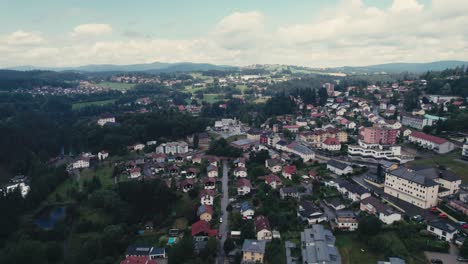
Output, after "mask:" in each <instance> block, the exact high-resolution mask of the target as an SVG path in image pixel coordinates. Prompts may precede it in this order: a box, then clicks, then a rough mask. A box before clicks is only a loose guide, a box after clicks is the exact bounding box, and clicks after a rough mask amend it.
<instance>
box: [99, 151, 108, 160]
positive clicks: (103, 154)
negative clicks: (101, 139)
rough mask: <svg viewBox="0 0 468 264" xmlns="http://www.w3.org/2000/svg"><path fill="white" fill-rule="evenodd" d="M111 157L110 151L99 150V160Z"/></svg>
mask: <svg viewBox="0 0 468 264" xmlns="http://www.w3.org/2000/svg"><path fill="white" fill-rule="evenodd" d="M108 157H109V152H107V151H105V150H102V151H99V152H98V159H99V160H105V159H107V158H108Z"/></svg>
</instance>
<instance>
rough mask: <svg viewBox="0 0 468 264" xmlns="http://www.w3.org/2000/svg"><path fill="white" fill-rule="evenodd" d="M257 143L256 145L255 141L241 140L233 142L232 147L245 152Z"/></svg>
mask: <svg viewBox="0 0 468 264" xmlns="http://www.w3.org/2000/svg"><path fill="white" fill-rule="evenodd" d="M259 139H260V137H259ZM257 141H258V140H257ZM255 143H256V141H253V140H250V139H239V140H236V141H233V142H231V144H230V145H231V146H233V147H235V148H239V149H242V150H244V151H245V150H247V149H249V148H250V147H251V146H253V145H255Z"/></svg>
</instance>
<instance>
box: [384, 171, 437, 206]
mask: <svg viewBox="0 0 468 264" xmlns="http://www.w3.org/2000/svg"><path fill="white" fill-rule="evenodd" d="M384 192H385V193H386V194H388V195H391V196H393V197H396V198H398V199H401V200H403V201H405V202H408V203H411V204H413V205H416V206H418V207H421V208H424V209H427V208H431V207H433V206H436V205H437V198H438V194H439V184H438V183H437V182H435V181H434V180H433V179H432V178H431V177H429V176H426V175H424V174H421V173H418V172H417V171H414V170H410V169H408V168H405V167H403V166H400V167H398V168H396V169H394V170H388V171H387V172H386V173H385V183H384Z"/></svg>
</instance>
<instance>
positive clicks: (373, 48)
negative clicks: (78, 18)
mask: <svg viewBox="0 0 468 264" xmlns="http://www.w3.org/2000/svg"><path fill="white" fill-rule="evenodd" d="M446 1H447V2H450V3H451V4H446ZM457 2H459V1H457V0H433V1H432V3H430V4H427V5H423V4H421V2H420V1H417V0H394V1H393V2H392V4H391V5H390V6H389V7H387V8H378V7H374V6H369V5H365V4H364V3H363V1H362V0H352V1H347V0H342V1H340V2H339V3H338V4H337V5H336V6H334V7H333V8H327V9H323V10H320V11H319V12H318V13H317V14H316V15H314V16H313V17H310V19H309V21H305V22H304V23H290V24H282V25H280V26H277V27H271V26H269V23H270V22H271V20H272V19H274V17H269V16H268V15H267V14H264V13H262V12H260V11H251V12H234V13H232V14H229V15H227V16H225V17H224V18H222V19H220V20H219V21H218V22H217V23H216V24H214V25H213V26H212V28H206V32H205V33H202V34H199V35H198V36H197V37H194V38H179V39H177V38H172V39H164V38H159V37H155V36H153V35H148V32H139V31H132V30H127V31H124V29H119V31H120V30H121V31H120V32H122V33H123V34H120V35H119V36H113V37H116V38H115V39H107V38H106V39H104V38H102V37H101V36H103V35H104V34H106V33H107V34H109V33H111V32H112V27H111V26H110V25H107V24H85V25H80V26H78V27H76V28H75V29H74V30H73V32H72V35H73V36H75V37H77V36H80V37H81V38H80V40H87V41H72V40H70V39H68V40H60V39H59V41H53V40H52V39H51V40H49V41H48V42H45V40H44V39H42V38H41V35H40V34H39V33H26V32H22V31H20V32H22V33H21V34H19V33H16V37H15V38H13V37H11V36H13V35H15V32H14V33H12V34H10V35H8V36H5V37H3V38H1V37H0V54H2V56H0V65H2V66H3V65H21V64H35V65H45V66H68V65H82V64H91V63H115V64H130V63H145V62H154V61H165V62H178V61H192V62H209V63H218V64H229V65H248V64H254V63H282V64H296V65H306V66H318V67H326V66H343V65H370V64H377V63H385V62H424V61H435V60H444V59H461V60H463V59H465V60H466V59H468V27H466V25H468V1H466V3H465V1H463V2H462V3H459V4H458V5H457V4H456V3H457ZM20 36H23V37H20ZM27 36H29V38H28V37H27ZM31 36H36V38H33V37H31ZM6 39H10V41H7V40H6ZM11 39H16V40H17V42H20V41H18V40H19V39H29V41H25V40H23V43H36V46H32V47H27V48H26V47H21V46H16V45H14V44H13V43H14V42H15V41H11ZM34 39H35V41H34Z"/></svg>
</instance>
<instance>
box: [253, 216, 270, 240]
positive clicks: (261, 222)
mask: <svg viewBox="0 0 468 264" xmlns="http://www.w3.org/2000/svg"><path fill="white" fill-rule="evenodd" d="M254 225H255V232H257V240H272V238H273V237H272V232H271V227H270V222H269V221H268V218H266V217H265V216H263V215H259V216H257V217H255V219H254Z"/></svg>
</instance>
